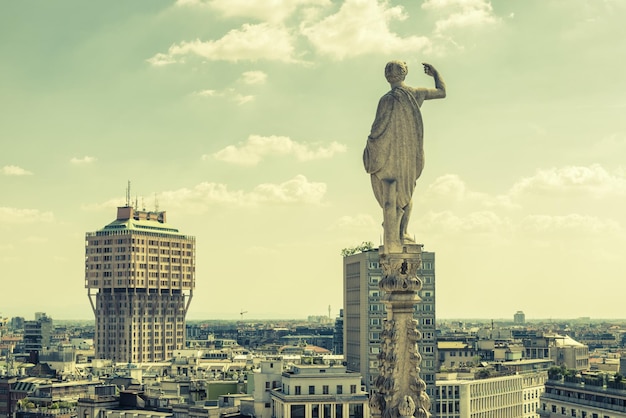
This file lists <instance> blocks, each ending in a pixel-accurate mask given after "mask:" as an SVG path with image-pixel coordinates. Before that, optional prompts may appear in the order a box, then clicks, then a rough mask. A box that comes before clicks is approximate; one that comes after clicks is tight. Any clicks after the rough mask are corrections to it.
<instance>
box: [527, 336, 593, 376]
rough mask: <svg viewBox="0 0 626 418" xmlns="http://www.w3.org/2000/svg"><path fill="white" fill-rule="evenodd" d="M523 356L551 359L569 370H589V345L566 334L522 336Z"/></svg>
mask: <svg viewBox="0 0 626 418" xmlns="http://www.w3.org/2000/svg"><path fill="white" fill-rule="evenodd" d="M523 343H524V357H525V358H529V359H551V360H552V361H554V364H556V365H557V366H565V367H567V368H568V369H571V370H578V371H584V370H589V347H588V346H587V345H585V344H581V343H579V342H578V341H576V340H574V339H573V338H571V337H570V336H568V335H559V334H546V335H538V336H536V337H534V338H524V339H523Z"/></svg>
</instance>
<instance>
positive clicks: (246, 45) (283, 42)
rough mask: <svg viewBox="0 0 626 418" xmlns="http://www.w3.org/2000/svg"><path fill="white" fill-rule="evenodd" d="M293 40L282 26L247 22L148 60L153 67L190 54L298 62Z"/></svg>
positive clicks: (208, 56)
mask: <svg viewBox="0 0 626 418" xmlns="http://www.w3.org/2000/svg"><path fill="white" fill-rule="evenodd" d="M293 43H294V38H293V35H292V34H291V33H290V32H289V31H288V30H287V29H286V28H285V27H283V26H274V25H270V24H268V23H260V24H256V25H253V24H244V25H243V26H242V27H241V29H233V30H231V31H229V32H228V33H227V34H226V35H224V36H223V37H222V38H221V39H218V40H215V41H201V40H199V39H196V40H195V41H190V42H185V41H183V42H181V43H179V44H175V45H172V46H171V47H170V48H169V50H168V52H167V54H164V53H158V54H156V55H154V56H153V57H152V58H149V59H148V60H147V61H148V62H149V63H150V64H152V65H153V66H163V65H168V64H173V63H175V62H181V61H183V60H184V58H185V57H187V56H198V57H201V58H204V59H206V60H210V61H231V62H237V61H257V60H269V61H282V62H295V61H296V60H295V59H294V56H293V55H294V45H293Z"/></svg>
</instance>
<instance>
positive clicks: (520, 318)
mask: <svg viewBox="0 0 626 418" xmlns="http://www.w3.org/2000/svg"><path fill="white" fill-rule="evenodd" d="M513 323H514V324H515V325H524V324H525V323H526V315H525V314H524V312H523V311H517V312H515V315H513Z"/></svg>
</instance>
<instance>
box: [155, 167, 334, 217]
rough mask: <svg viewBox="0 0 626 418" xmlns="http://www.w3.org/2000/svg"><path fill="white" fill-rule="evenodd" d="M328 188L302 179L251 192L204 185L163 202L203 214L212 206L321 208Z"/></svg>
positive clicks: (164, 194) (169, 194)
mask: <svg viewBox="0 0 626 418" xmlns="http://www.w3.org/2000/svg"><path fill="white" fill-rule="evenodd" d="M325 194H326V184H325V183H317V182H310V181H308V180H307V178H306V177H304V176H302V175H298V176H296V177H294V178H293V179H291V180H287V181H285V182H283V183H279V184H272V183H263V184H259V185H258V186H256V187H255V188H254V189H253V190H251V191H248V192H246V191H243V190H229V189H228V186H227V185H225V184H221V183H213V182H203V183H200V184H198V185H196V186H194V187H193V188H191V189H188V188H183V189H178V190H171V191H165V192H162V193H160V194H159V202H161V203H162V204H164V205H166V206H167V207H172V208H182V209H186V210H189V211H192V212H196V213H201V212H204V211H206V210H207V208H208V207H209V206H211V205H215V204H220V205H230V206H257V205H264V204H269V205H272V204H303V203H304V204H316V205H317V204H321V203H322V199H323V197H324V195H325Z"/></svg>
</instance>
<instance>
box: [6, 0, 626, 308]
mask: <svg viewBox="0 0 626 418" xmlns="http://www.w3.org/2000/svg"><path fill="white" fill-rule="evenodd" d="M625 17H626V2H623V1H622V0H568V1H563V0H558V1H556V0H524V1H505V0H493V1H491V2H490V1H486V0H423V1H422V0H388V1H387V0H344V1H331V0H264V1H251V0H177V1H175V0H151V1H126V0H112V1H107V2H84V1H82V0H56V1H47V2H41V1H33V0H21V1H14V2H2V3H1V4H0V54H1V56H2V58H1V59H0V145H1V147H0V150H1V151H0V286H1V289H0V316H5V317H13V316H24V317H26V318H27V319H32V318H34V313H35V312H37V311H43V312H46V313H47V314H48V315H50V316H52V318H56V319H90V318H93V313H92V311H91V307H90V304H89V299H88V297H87V291H86V289H85V288H84V246H85V241H84V237H85V233H86V232H90V231H96V230H98V229H100V228H102V227H103V226H105V225H106V224H108V223H109V222H111V221H113V220H114V219H115V216H116V207H117V206H121V205H124V203H125V196H126V189H127V185H128V181H130V182H131V196H132V200H133V201H134V202H136V203H137V205H138V206H139V208H140V209H143V208H145V209H147V210H155V209H156V208H157V207H158V208H159V209H160V210H165V211H166V212H167V218H168V222H169V223H170V224H172V225H174V226H176V227H177V228H179V229H180V231H181V232H183V233H185V234H188V235H194V236H195V237H196V243H197V260H196V269H197V273H196V289H195V291H194V294H193V299H192V301H191V305H190V309H189V312H188V318H189V319H238V318H240V312H241V311H246V312H247V313H246V314H245V316H244V318H245V319H252V318H257V319H264V318H306V317H307V316H309V315H328V313H329V310H330V313H331V316H332V317H335V316H336V315H337V314H338V312H339V309H340V308H341V307H342V304H343V294H342V274H343V272H342V258H341V250H342V249H343V248H346V247H353V246H356V245H358V244H360V243H361V242H363V241H371V242H373V243H374V244H375V245H379V244H381V235H382V227H381V222H382V211H381V209H380V208H379V206H378V204H377V202H376V200H375V198H374V195H373V193H372V191H371V186H370V180H369V175H367V174H366V173H365V171H364V169H363V163H362V153H363V148H364V146H365V141H366V139H367V135H368V134H369V131H370V128H371V124H372V122H373V120H374V115H375V111H376V106H377V103H378V100H379V98H380V97H381V96H382V95H383V94H385V92H387V91H388V90H389V85H388V83H387V82H386V81H385V79H384V72H383V70H384V66H385V63H386V62H387V61H389V60H392V59H400V60H403V61H406V62H407V64H408V67H409V73H408V76H407V79H406V82H407V84H409V85H411V86H414V87H434V84H433V79H432V78H431V77H428V76H427V75H425V74H424V72H423V70H422V66H421V63H422V62H428V63H430V64H432V65H433V66H434V67H435V68H436V69H437V70H438V71H439V72H440V74H441V76H442V78H443V79H444V80H445V82H446V84H447V92H448V94H447V97H446V98H445V99H443V100H431V101H426V102H425V103H424V104H423V106H422V115H423V118H424V125H425V128H424V129H425V140H424V142H425V154H426V166H425V169H424V172H423V174H422V176H421V178H420V179H419V180H418V182H417V186H416V189H415V193H414V199H413V201H414V209H413V215H412V218H411V223H410V225H409V232H410V233H411V234H413V235H414V236H415V237H416V240H417V241H418V242H420V243H422V244H424V250H425V251H434V252H435V253H436V304H437V306H436V312H437V317H438V318H442V319H443V318H459V317H460V318H464V317H467V318H470V317H471V318H511V319H512V317H513V314H514V313H515V312H516V311H518V310H522V311H524V312H525V313H526V317H527V318H528V319H533V318H578V317H586V316H589V317H592V318H624V317H625V316H626V314H625V313H624V309H623V307H624V294H625V292H626V284H625V279H626V276H625V274H624V272H626V257H625V256H624V248H626V246H625V244H626V199H625V198H626V165H625V164H626V163H625V162H624V161H625V160H624V155H626V125H625V124H624V122H623V120H624V119H623V113H624V111H625V110H626V109H625V108H626V94H625V93H626V77H625V76H624V71H623V67H624V64H626V55H625V54H624V43H623V40H624V39H626V26H624V24H623V20H624V18H625Z"/></svg>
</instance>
